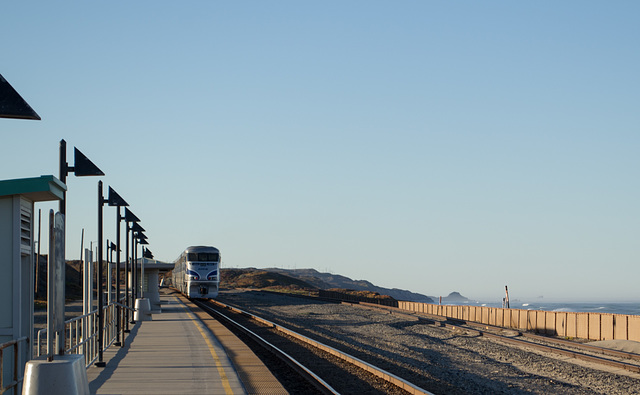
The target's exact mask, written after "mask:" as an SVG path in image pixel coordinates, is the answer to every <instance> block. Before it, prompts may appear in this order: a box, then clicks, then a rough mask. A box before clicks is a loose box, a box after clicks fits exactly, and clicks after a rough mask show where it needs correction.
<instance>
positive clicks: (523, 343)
mask: <svg viewBox="0 0 640 395" xmlns="http://www.w3.org/2000/svg"><path fill="white" fill-rule="evenodd" d="M349 304H353V305H355V306H359V307H363V308H369V309H382V310H387V311H389V312H391V313H393V314H401V315H407V316H413V317H418V318H419V319H423V320H425V321H426V322H428V323H430V324H433V325H437V326H440V327H444V328H448V329H451V330H465V331H467V332H471V333H474V334H476V335H478V336H484V337H487V338H490V339H493V340H496V341H500V342H503V343H507V344H509V345H512V346H516V347H521V348H529V349H534V350H538V351H544V352H549V353H552V354H556V355H560V356H563V357H567V358H572V359H576V360H580V361H585V362H590V363H595V364H598V365H604V366H607V367H611V368H615V369H623V370H626V371H629V372H633V373H640V354H634V353H630V352H625V351H618V350H612V349H606V348H602V347H597V346H592V345H589V344H588V343H578V342H574V341H570V340H564V339H558V338H552V337H548V336H541V335H537V334H533V333H527V332H519V331H515V330H508V329H505V328H500V327H492V326H488V325H483V324H477V323H471V322H460V321H450V320H448V319H446V318H445V317H440V316H434V315H431V314H422V313H421V314H416V313H410V312H405V311H403V310H400V309H397V308H393V307H388V306H377V305H373V304H367V305H360V304H358V303H355V304H354V303H349ZM505 330H506V331H509V332H511V335H510V336H504V335H501V334H500V333H501V332H504V331H505ZM612 358H615V359H612Z"/></svg>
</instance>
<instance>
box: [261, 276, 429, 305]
mask: <svg viewBox="0 0 640 395" xmlns="http://www.w3.org/2000/svg"><path fill="white" fill-rule="evenodd" d="M264 270H267V271H269V272H274V273H279V274H283V275H286V276H289V277H293V278H297V279H299V280H302V281H304V282H306V283H308V284H311V285H312V286H314V287H316V288H318V289H325V290H328V289H332V288H342V289H352V290H356V291H368V292H373V293H375V292H377V293H379V294H381V295H389V296H391V297H392V298H394V299H396V300H408V301H411V302H423V303H434V301H433V299H431V298H429V297H428V296H426V295H422V294H419V293H415V292H411V291H407V290H404V289H398V288H384V287H378V286H376V285H373V284H372V283H370V282H369V281H366V280H352V279H350V278H349V277H345V276H341V275H339V274H331V273H321V272H318V271H317V270H315V269H279V268H268V269H264Z"/></svg>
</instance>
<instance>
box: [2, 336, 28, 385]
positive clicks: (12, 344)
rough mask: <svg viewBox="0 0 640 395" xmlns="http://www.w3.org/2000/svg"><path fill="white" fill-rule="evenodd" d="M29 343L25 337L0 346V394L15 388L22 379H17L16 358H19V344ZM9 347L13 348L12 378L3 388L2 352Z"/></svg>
mask: <svg viewBox="0 0 640 395" xmlns="http://www.w3.org/2000/svg"><path fill="white" fill-rule="evenodd" d="M23 341H24V342H26V343H27V344H28V343H29V338H28V337H27V336H23V337H20V338H18V339H14V340H10V341H8V342H5V343H2V344H0V394H4V393H5V392H6V391H8V390H10V389H12V388H13V387H16V386H17V385H18V384H20V383H21V382H22V381H23V380H24V377H18V370H19V369H18V356H19V354H20V353H19V352H18V351H19V347H20V342H23ZM9 347H14V351H13V369H12V371H13V377H12V379H11V382H10V383H9V385H8V386H6V387H5V386H4V350H5V349H6V348H9Z"/></svg>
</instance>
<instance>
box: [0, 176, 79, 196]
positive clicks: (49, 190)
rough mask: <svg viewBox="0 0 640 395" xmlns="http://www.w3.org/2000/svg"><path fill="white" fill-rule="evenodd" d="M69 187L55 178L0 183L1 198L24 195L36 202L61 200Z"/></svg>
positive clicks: (20, 179)
mask: <svg viewBox="0 0 640 395" xmlns="http://www.w3.org/2000/svg"><path fill="white" fill-rule="evenodd" d="M66 190H67V186H66V185H65V184H63V183H62V181H60V180H58V179H57V178H55V177H54V176H40V177H34V178H18V179H15V180H2V181H0V197H3V196H12V195H23V196H24V197H26V198H27V199H29V200H32V201H34V202H43V201H48V200H61V199H62V198H63V196H64V192H65V191H66Z"/></svg>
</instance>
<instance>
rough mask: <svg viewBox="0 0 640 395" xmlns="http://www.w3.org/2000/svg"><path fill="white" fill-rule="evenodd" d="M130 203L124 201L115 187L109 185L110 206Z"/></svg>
mask: <svg viewBox="0 0 640 395" xmlns="http://www.w3.org/2000/svg"><path fill="white" fill-rule="evenodd" d="M128 205H129V204H128V203H127V202H125V201H124V199H123V198H122V197H121V196H120V195H118V193H117V192H116V191H114V190H113V188H111V187H109V206H118V207H121V206H128Z"/></svg>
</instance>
